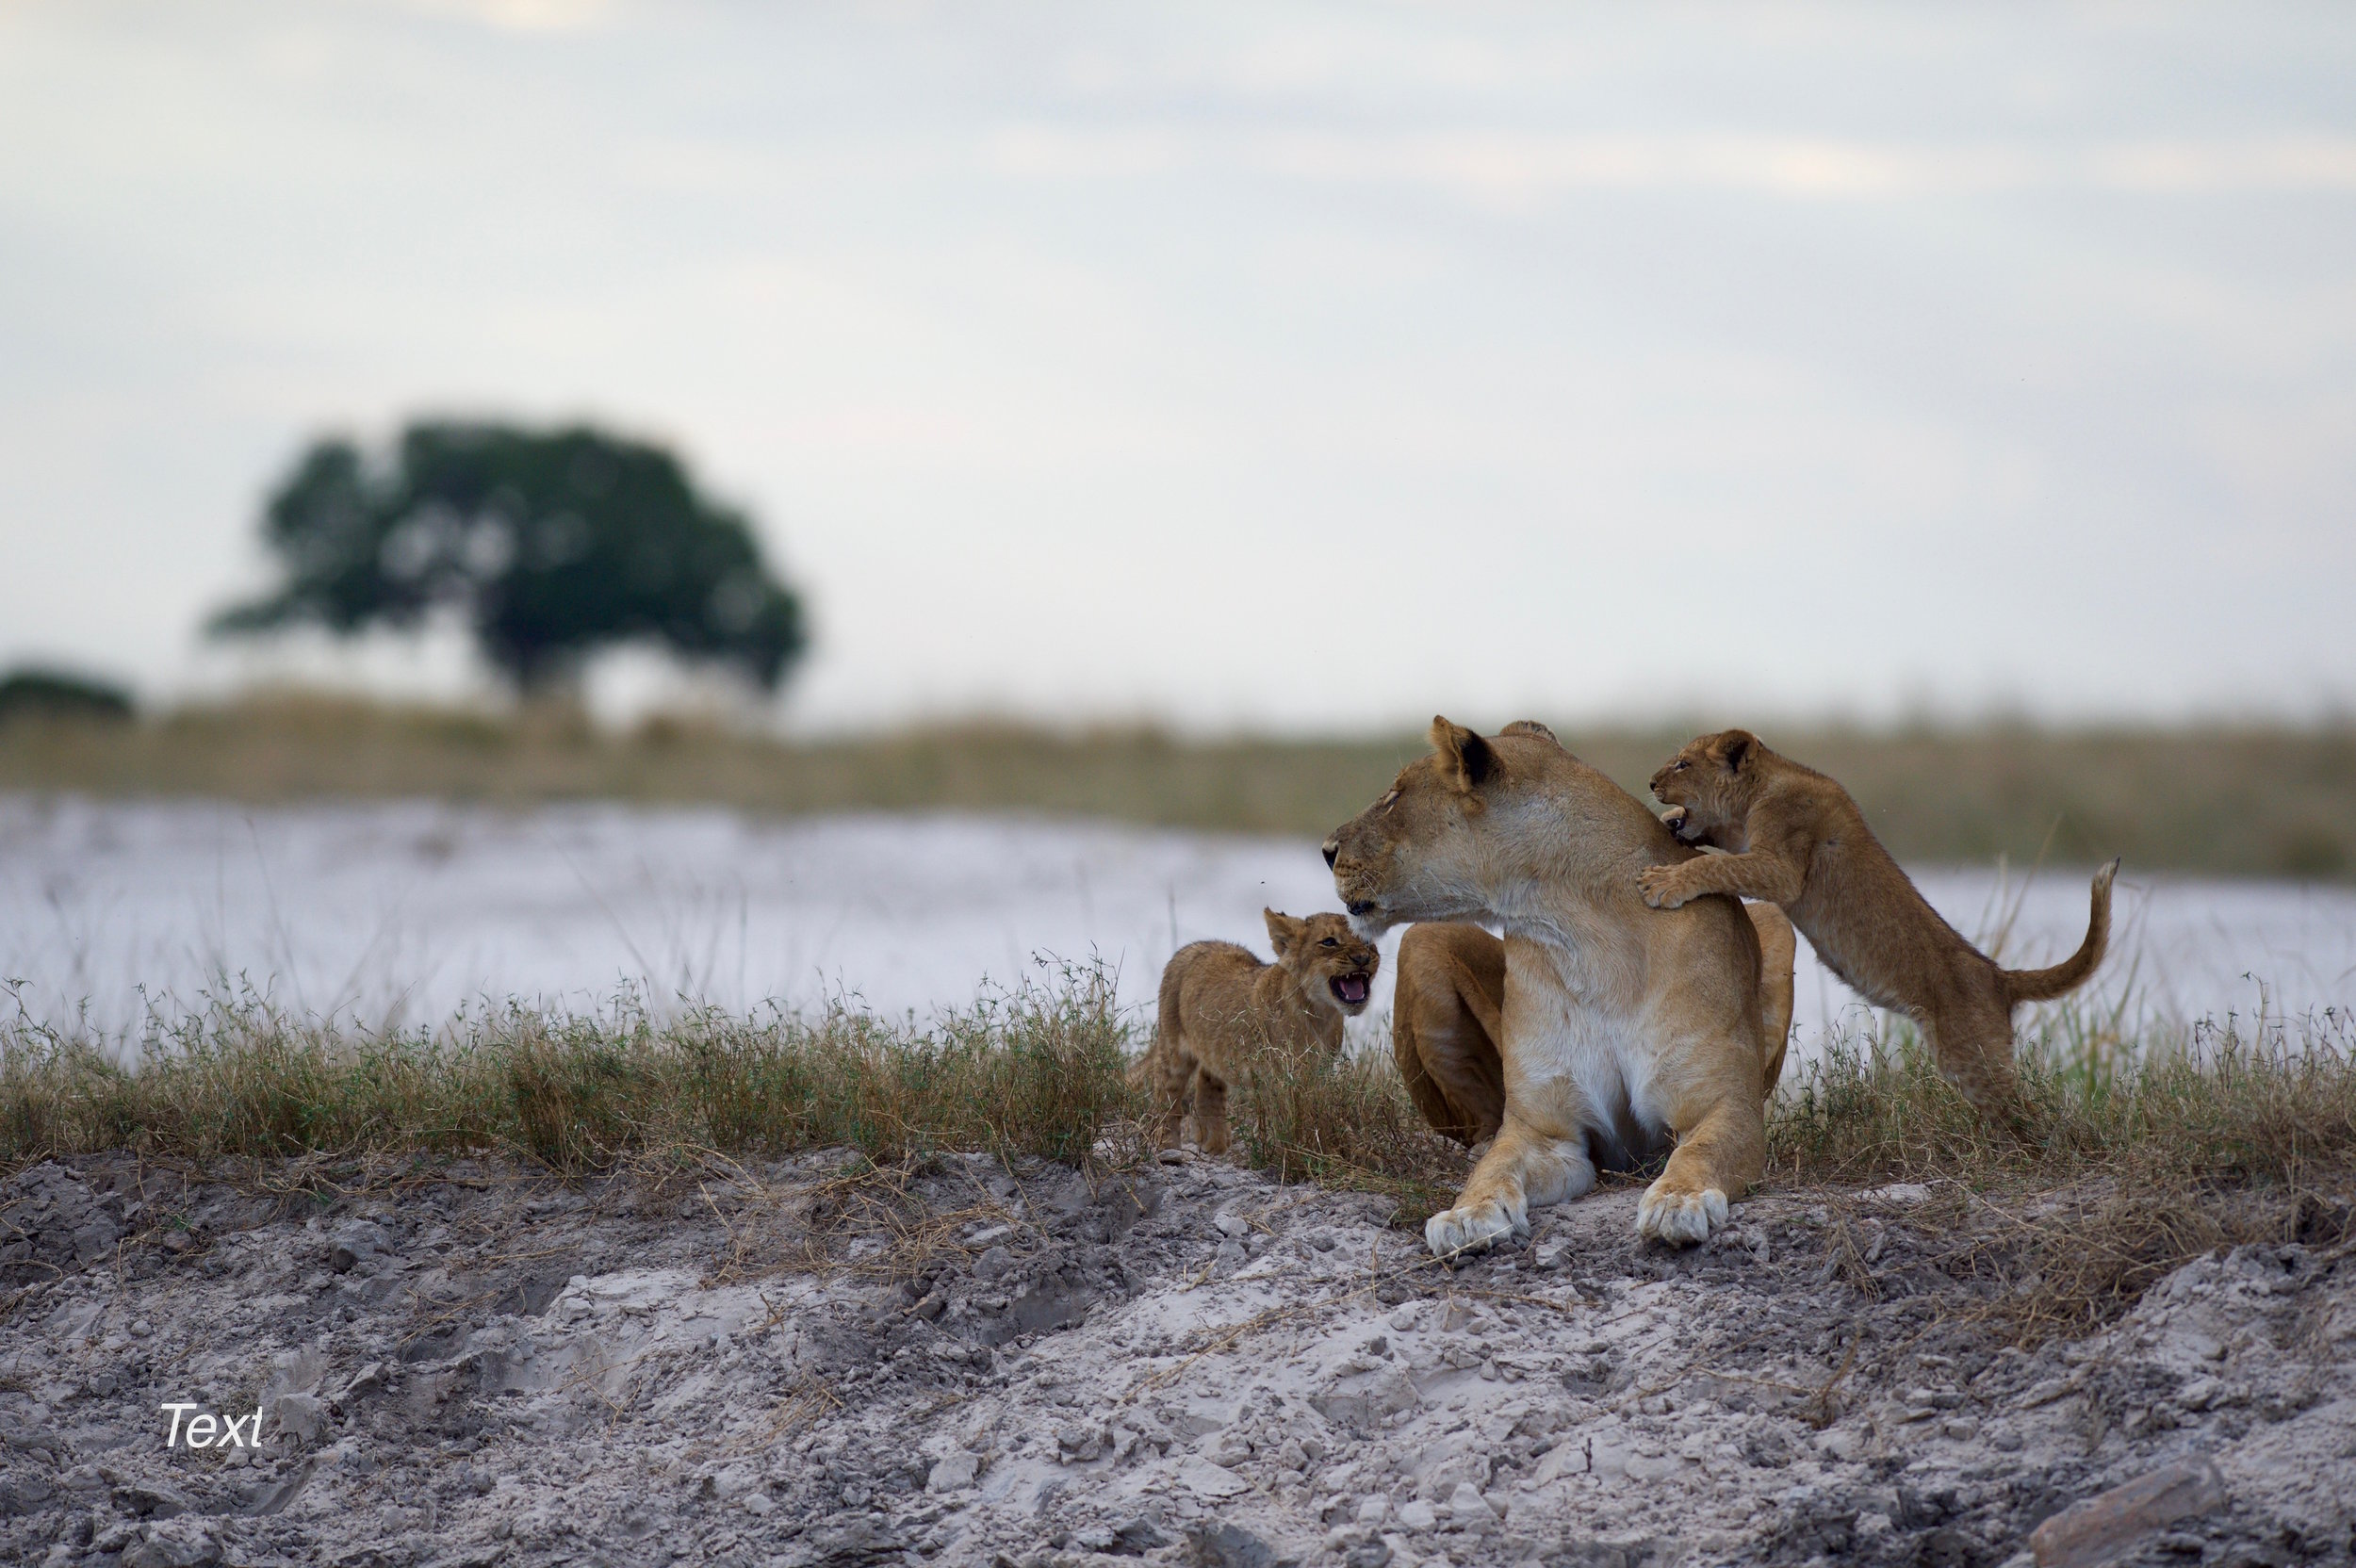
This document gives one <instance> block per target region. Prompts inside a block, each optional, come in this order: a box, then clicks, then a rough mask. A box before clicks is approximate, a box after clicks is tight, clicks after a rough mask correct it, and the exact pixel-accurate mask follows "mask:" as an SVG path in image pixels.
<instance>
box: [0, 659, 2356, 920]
mask: <svg viewBox="0 0 2356 1568" xmlns="http://www.w3.org/2000/svg"><path fill="white" fill-rule="evenodd" d="M1459 716H1460V717H1466V718H1472V719H1481V720H1483V721H1484V722H1502V721H1504V720H1505V719H1509V718H1513V717H1517V716H1519V715H1515V714H1510V713H1499V714H1487V715H1481V714H1468V715H1459ZM1537 716H1539V717H1544V716H1545V715H1543V714H1541V715H1537ZM1741 717H1742V715H1711V716H1710V719H1709V721H1708V722H1709V723H1710V724H1716V723H1721V722H1726V721H1728V720H1729V719H1737V718H1741ZM1702 727H1706V726H1705V724H1704V723H1703V722H1700V721H1696V722H1693V723H1682V724H1675V725H1662V726H1661V727H1658V728H1648V729H1619V730H1610V731H1590V732H1587V733H1579V732H1577V731H1576V730H1575V729H1573V728H1572V727H1562V730H1563V735H1564V739H1565V741H1566V742H1567V743H1568V744H1569V745H1570V746H1571V748H1572V749H1573V750H1574V751H1576V752H1578V753H1579V755H1580V756H1582V757H1584V758H1586V759H1587V760H1589V761H1591V762H1594V763H1595V765H1596V766H1598V767H1600V768H1602V769H1603V770H1604V771H1605V772H1607V773H1609V774H1610V775H1612V776H1613V777H1614V778H1616V779H1618V780H1619V781H1620V782H1621V783H1623V784H1625V785H1627V786H1628V787H1629V788H1631V789H1634V790H1637V791H1639V792H1642V790H1643V788H1644V780H1645V779H1646V778H1647V777H1648V776H1650V774H1651V772H1652V770H1653V769H1654V768H1655V767H1657V766H1658V765H1659V764H1660V762H1661V760H1662V759H1663V758H1665V757H1666V756H1668V755H1669V753H1670V752H1671V751H1673V750H1674V749H1675V748H1676V746H1677V744H1678V743H1680V742H1682V741H1683V740H1684V739H1685V738H1686V737H1687V736H1688V735H1690V734H1692V733H1693V731H1694V730H1696V729H1699V728H1702ZM1765 732H1766V735H1767V738H1768V740H1769V741H1770V743H1773V744H1775V745H1776V746H1777V747H1779V748H1781V749H1782V750H1784V751H1786V752H1787V753H1789V754H1790V755H1792V756H1794V757H1797V758H1799V759H1801V760H1804V761H1807V762H1809V763H1811V764H1813V765H1815V766H1817V767H1821V768H1823V769H1824V770H1825V771H1826V772H1829V773H1830V774H1832V775H1833V776H1835V777H1837V778H1840V779H1841V781H1842V782H1843V783H1845V784H1846V785H1848V787H1849V789H1850V791H1851V792H1853V793H1854V794H1856V795H1857V799H1858V800H1859V801H1860V802H1861V803H1862V804H1863V805H1864V806H1865V808H1866V809H1867V811H1868V813H1869V815H1870V816H1871V817H1872V819H1873V825H1874V829H1875V831H1876V832H1878V833H1880V834H1881V835H1882V837H1883V838H1884V839H1885V840H1886V841H1888V842H1889V843H1890V847H1891V848H1892V849H1893V850H1895V851H1896V852H1897V853H1898V854H1899V855H1900V856H1902V857H1904V858H1908V859H1911V860H1917V861H1925V862H1942V863H1985V862H1987V861H1988V860H1990V859H1992V858H1995V857H1996V856H1998V855H2006V856H2009V857H2011V858H2014V859H2015V860H2019V861H2027V860H2031V859H2034V858H2038V857H2039V856H2040V854H2041V853H2044V852H2045V851H2046V850H2047V848H2048V846H2049V845H2050V849H2051V858H2053V859H2054V860H2056V861H2062V862H2069V863H2083V864H2092V863H2095V862H2097V861H2100V860H2102V859H2104V858H2108V857H2110V856H2112V855H2121V856H2124V857H2125V858H2126V859H2127V861H2128V863H2129V864H2130V865H2131V866H2133V867H2136V868H2139V869H2143V870H2153V869H2162V868H2167V869H2175V870H2181V871H2187V872H2202V873H2210V874H2235V875H2290V876H2315V877H2336V878H2348V877H2350V876H2356V729H2350V728H2348V727H2333V728H2324V729H2287V728H2282V729H2232V728H2224V727H2208V728H2201V729H2179V730H2163V729H2132V728H2109V729H2084V730H2072V731H2067V732H2057V731H2047V730H2039V729H2034V728H2029V727H1980V728H1974V729H1962V730H1939V729H1915V730H1906V731H1898V732H1888V731H1869V730H1863V729H1857V728H1842V727H1824V726H1815V727H1778V726H1775V725H1768V726H1766V728H1765ZM1423 750H1424V745H1423V742H1422V740H1421V738H1420V737H1419V736H1416V735H1411V734H1400V735H1396V736H1371V737H1366V738H1362V739H1355V740H1324V741H1316V740H1275V739H1264V738H1263V739H1254V738H1249V737H1246V738H1238V739H1233V740H1223V741H1180V740H1177V739H1173V738H1172V737H1170V736H1169V735H1167V734H1163V733H1161V732H1158V731H1155V730H1153V729H1150V728H1127V729H1108V730H1096V731H1088V732H1074V733H1060V732H1049V731H1043V730H1039V729H1035V728H1023V727H1014V726H1006V725H989V724H974V725H967V726H961V727H941V728H934V729H925V730H916V731H909V732H906V733H901V734H896V735H884V736H876V737H870V738H863V739H856V740H843V741H832V742H825V743H808V744H792V745H789V744H782V743H777V742H774V741H769V740H764V739H761V738H759V737H754V736H749V735H745V734H743V733H738V732H734V731H731V730H728V729H727V728H725V727H719V726H715V725H699V724H695V723H693V722H685V721H677V720H663V721H657V722H654V723H651V724H648V725H646V727H642V728H641V729H639V730H638V731H637V732H635V733H633V734H630V735H604V734H600V733H598V732H597V731H596V730H595V729H594V728H592V727H590V726H589V725H588V724H587V723H586V721H585V720H583V719H582V718H581V715H580V714H579V713H578V712H568V711H542V712H534V713H525V714H522V715H520V716H515V717H496V716H485V715H482V714H472V713H464V712H454V711H438V710H428V709H413V708H391V707H380V706H374V705H368V704H362V703H355V702H351V701H344V700H337V699H331V698H325V697H319V696H303V695H299V694H282V695H276V696H266V697H257V698H252V699H248V700H245V701H242V702H238V703H236V704H232V705H228V706H223V707H216V708H202V709H188V710H182V711H175V712H171V713H167V714H164V715H162V716H160V717H156V718H153V719H148V720H143V721H140V722H139V723H136V724H107V723H102V722H95V721H74V720H62V719H43V718H40V717H33V716H28V717H25V718H20V719H15V720H11V721H8V723H7V724H6V725H5V726H0V790H7V791H57V790H70V791H76V792H87V793H92V794H100V795H205V796H214V797H222V798H229V799H237V800H246V801H255V802H269V801H285V800H295V799H311V798H319V797H338V798H343V797H386V796H437V797H443V798H450V799H458V800H475V801H486V802H494V803H502V804H529V803H533V802H540V801H548V800H575V799H611V800H630V801H645V802H671V803H705V802H711V803H719V804H725V805H730V806H736V807H740V808H743V809H747V810H753V811H761V812H777V813H801V812H811V811H833V810H846V809H976V810H1009V809H1010V810H1030V811H1040V812H1055V813H1077V814H1085V815H1094V816H1103V817H1112V818H1121V819H1126V820H1132V821H1140V822H1148V823H1155V824H1165V825H1175V826H1190V827H1205V828H1215V829H1222V830H1235V831H1245V832H1270V833H1291V834H1304V835H1322V834H1324V833H1325V832H1327V831H1328V830H1330V829H1331V828H1332V827H1333V825H1334V824H1336V823H1339V822H1342V821H1344V820H1346V819H1347V818H1349V817H1350V816H1351V815H1353V814H1354V813H1356V812H1357V811H1358V810H1359V809H1362V808H1363V807H1364V806H1365V805H1366V802H1367V801H1369V800H1371V799H1372V798H1373V797H1374V796H1375V795H1376V794H1377V793H1378V792H1380V791H1381V790H1382V788H1383V785H1384V784H1386V783H1387V782H1388V781H1389V780H1390V778H1391V776H1392V775H1393V774H1394V773H1395V772H1396V771H1397V770H1398V768H1399V766H1400V764H1402V763H1403V762H1406V761H1408V760H1411V759H1413V758H1415V757H1416V756H1419V755H1421V754H1422V752H1423Z"/></svg>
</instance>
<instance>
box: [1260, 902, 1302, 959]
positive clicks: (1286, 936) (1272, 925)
mask: <svg viewBox="0 0 2356 1568" xmlns="http://www.w3.org/2000/svg"><path fill="white" fill-rule="evenodd" d="M1260 913H1261V914H1262V915H1263V916H1264V917H1266V919H1267V921H1268V941H1269V942H1270V943H1271V944H1272V945H1273V946H1274V947H1275V949H1276V956H1278V957H1279V958H1282V957H1283V956H1284V955H1285V954H1287V953H1290V952H1291V951H1292V949H1293V943H1295V942H1297V941H1299V940H1300V939H1301V925H1302V924H1303V923H1302V922H1301V921H1297V920H1295V919H1293V918H1292V916H1290V915H1286V914H1279V913H1278V912H1277V911H1276V910H1274V909H1263V910H1261V911H1260Z"/></svg>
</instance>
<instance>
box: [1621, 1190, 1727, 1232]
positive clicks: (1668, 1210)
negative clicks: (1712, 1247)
mask: <svg viewBox="0 0 2356 1568" xmlns="http://www.w3.org/2000/svg"><path fill="white" fill-rule="evenodd" d="M1725 1223H1726V1194H1725V1193H1723V1192H1720V1191H1719V1190H1718V1189H1717V1188H1716V1187H1704V1188H1703V1189H1702V1190H1701V1191H1699V1192H1677V1191H1672V1190H1669V1189H1667V1188H1665V1187H1663V1185H1662V1184H1661V1183H1660V1182H1655V1183H1654V1184H1652V1185H1651V1186H1649V1187H1647V1188H1645V1189H1644V1198H1643V1200H1642V1201H1639V1202H1638V1203H1637V1205H1636V1233H1637V1234H1638V1235H1640V1236H1644V1237H1645V1238H1647V1239H1650V1240H1654V1241H1665V1242H1667V1243H1668V1244H1669V1245H1670V1246H1672V1247H1691V1246H1693V1245H1694V1244H1695V1243H1696V1242H1703V1241H1708V1240H1709V1239H1710V1232H1711V1231H1714V1230H1716V1229H1717V1228H1718V1227H1719V1226H1721V1225H1724V1224H1725Z"/></svg>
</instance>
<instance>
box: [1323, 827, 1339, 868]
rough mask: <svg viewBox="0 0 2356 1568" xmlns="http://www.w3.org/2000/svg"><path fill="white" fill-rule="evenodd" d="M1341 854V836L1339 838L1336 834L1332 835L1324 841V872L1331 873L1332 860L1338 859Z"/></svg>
mask: <svg viewBox="0 0 2356 1568" xmlns="http://www.w3.org/2000/svg"><path fill="white" fill-rule="evenodd" d="M1341 853H1342V836H1341V835H1340V834H1339V833H1336V834H1334V835H1333V837H1332V838H1330V839H1327V840H1326V841H1325V869H1326V870H1328V871H1332V870H1333V862H1334V860H1335V859H1336V858H1339V857H1340V855H1341Z"/></svg>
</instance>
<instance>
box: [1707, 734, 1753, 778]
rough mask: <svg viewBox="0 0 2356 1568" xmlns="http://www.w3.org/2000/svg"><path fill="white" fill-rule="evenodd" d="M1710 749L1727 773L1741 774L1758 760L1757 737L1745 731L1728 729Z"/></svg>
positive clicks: (1712, 743)
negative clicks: (1724, 765)
mask: <svg viewBox="0 0 2356 1568" xmlns="http://www.w3.org/2000/svg"><path fill="white" fill-rule="evenodd" d="M1710 750H1711V751H1713V752H1715V753H1716V754H1717V757H1718V760H1719V761H1721V762H1724V763H1725V764H1726V772H1728V773H1741V772H1742V770H1743V769H1744V768H1745V767H1747V766H1749V765H1750V764H1751V763H1752V762H1755V761H1757V760H1759V737H1758V736H1756V735H1754V734H1752V733H1751V732H1750V731H1749V730H1747V729H1729V730H1727V731H1726V733H1725V734H1723V735H1721V736H1719V737H1718V738H1717V739H1716V740H1715V741H1712V742H1711V743H1710Z"/></svg>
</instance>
